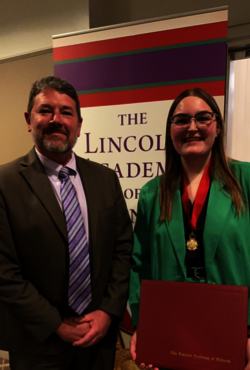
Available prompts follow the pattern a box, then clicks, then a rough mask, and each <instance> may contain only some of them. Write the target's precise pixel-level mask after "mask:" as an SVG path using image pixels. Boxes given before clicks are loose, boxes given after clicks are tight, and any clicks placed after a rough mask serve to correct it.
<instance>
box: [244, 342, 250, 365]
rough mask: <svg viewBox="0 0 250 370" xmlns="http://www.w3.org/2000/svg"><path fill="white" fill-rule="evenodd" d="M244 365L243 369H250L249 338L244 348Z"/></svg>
mask: <svg viewBox="0 0 250 370" xmlns="http://www.w3.org/2000/svg"><path fill="white" fill-rule="evenodd" d="M246 361H247V364H246V367H245V370H250V338H248V340H247V348H246Z"/></svg>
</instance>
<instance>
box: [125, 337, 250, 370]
mask: <svg viewBox="0 0 250 370" xmlns="http://www.w3.org/2000/svg"><path fill="white" fill-rule="evenodd" d="M136 343H137V332H136V331H135V332H134V334H133V336H132V338H131V340H130V354H131V356H132V359H133V361H135V360H136ZM139 368H140V369H152V370H159V369H158V367H153V365H145V364H144V363H141V364H140V365H139ZM245 370H250V369H245Z"/></svg>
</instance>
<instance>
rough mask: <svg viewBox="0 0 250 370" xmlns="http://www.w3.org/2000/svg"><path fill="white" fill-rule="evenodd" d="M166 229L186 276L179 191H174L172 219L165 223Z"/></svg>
mask: <svg viewBox="0 0 250 370" xmlns="http://www.w3.org/2000/svg"><path fill="white" fill-rule="evenodd" d="M165 223H166V227H167V230H168V232H169V237H170V239H171V241H172V244H173V248H174V250H175V252H176V255H177V258H178V260H179V263H180V266H181V269H182V272H183V275H184V276H186V268H185V256H186V248H185V244H186V243H185V233H184V225H183V213H182V204H181V195H180V190H179V189H178V190H176V192H175V194H174V198H173V217H172V219H171V221H170V222H168V221H166V222H165Z"/></svg>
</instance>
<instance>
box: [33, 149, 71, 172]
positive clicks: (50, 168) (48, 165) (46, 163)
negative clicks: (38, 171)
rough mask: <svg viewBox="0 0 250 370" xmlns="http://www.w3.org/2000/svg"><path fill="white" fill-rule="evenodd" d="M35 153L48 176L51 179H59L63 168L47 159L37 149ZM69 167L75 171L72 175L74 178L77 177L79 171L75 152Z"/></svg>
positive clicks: (68, 164)
mask: <svg viewBox="0 0 250 370" xmlns="http://www.w3.org/2000/svg"><path fill="white" fill-rule="evenodd" d="M35 151H36V154H37V155H38V157H39V159H40V161H41V162H42V165H43V167H44V170H45V172H46V174H47V176H49V177H51V178H53V176H54V177H56V178H58V174H59V171H60V169H61V168H62V167H63V166H62V165H61V164H59V163H57V162H54V161H52V160H51V159H48V158H47V157H45V156H44V155H42V154H41V153H39V151H38V150H37V149H36V148H35ZM67 167H68V168H70V169H72V170H73V171H72V172H71V174H74V177H75V176H76V173H77V170H76V158H75V154H74V152H72V155H71V159H70V161H69V162H68V163H67Z"/></svg>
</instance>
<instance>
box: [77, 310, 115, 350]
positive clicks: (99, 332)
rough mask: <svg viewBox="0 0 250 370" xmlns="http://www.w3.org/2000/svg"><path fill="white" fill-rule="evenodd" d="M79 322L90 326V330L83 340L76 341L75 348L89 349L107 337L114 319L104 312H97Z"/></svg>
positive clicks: (79, 319) (80, 319)
mask: <svg viewBox="0 0 250 370" xmlns="http://www.w3.org/2000/svg"><path fill="white" fill-rule="evenodd" d="M77 321H78V322H79V323H81V324H89V325H90V329H89V331H88V333H87V334H86V335H85V336H84V337H83V338H81V339H77V340H76V341H74V343H73V346H81V347H89V346H92V345H93V344H96V343H97V342H99V340H101V339H102V338H103V337H104V336H105V335H106V333H107V331H108V329H109V326H110V324H111V321H112V317H111V315H109V314H107V313H106V312H104V311H101V310H96V311H94V312H91V313H89V314H87V315H85V316H83V317H82V318H78V319H77Z"/></svg>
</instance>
